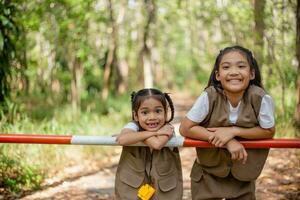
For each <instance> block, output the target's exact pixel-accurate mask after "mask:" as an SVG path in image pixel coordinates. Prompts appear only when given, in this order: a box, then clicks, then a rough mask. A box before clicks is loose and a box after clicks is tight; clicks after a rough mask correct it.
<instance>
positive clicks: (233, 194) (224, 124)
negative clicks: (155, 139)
mask: <svg viewBox="0 0 300 200" xmlns="http://www.w3.org/2000/svg"><path fill="white" fill-rule="evenodd" d="M274 125H275V123H274V106H273V101H272V98H271V97H270V96H269V95H267V94H266V92H265V91H264V89H263V87H262V84H261V76H260V72H259V67H258V65H257V62H256V60H255V58H254V57H253V55H252V53H251V51H249V50H248V49H245V48H243V47H241V46H232V47H227V48H225V49H223V50H221V51H220V53H219V55H218V56H217V58H216V61H215V65H214V68H213V70H212V72H211V75H210V79H209V81H208V85H207V87H206V89H205V91H204V92H203V93H202V94H201V95H200V97H199V98H198V99H197V101H196V102H195V104H194V105H193V107H192V108H191V110H190V111H189V112H188V113H187V115H186V117H185V118H184V119H183V121H182V122H181V125H180V133H181V135H183V136H186V137H190V138H194V139H199V140H205V141H208V142H210V143H211V144H213V145H214V146H215V147H216V148H212V149H200V148H196V151H197V159H196V160H195V162H194V165H193V168H192V171H191V190H192V199H194V200H195V199H223V198H226V199H247V200H248V199H255V180H256V178H257V177H258V176H259V174H260V173H261V170H262V168H263V166H264V163H265V160H266V158H267V155H268V149H252V150H248V149H247V150H246V149H245V148H244V147H243V145H242V144H241V143H240V142H239V141H238V140H237V139H240V138H245V139H263V138H272V137H273V135H274V133H275V128H274Z"/></svg>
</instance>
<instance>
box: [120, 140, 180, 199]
mask: <svg viewBox="0 0 300 200" xmlns="http://www.w3.org/2000/svg"><path fill="white" fill-rule="evenodd" d="M145 183H151V185H152V186H153V187H154V188H155V190H156V191H155V193H154V196H153V197H152V198H151V199H152V200H161V199H174V200H181V199H182V193H183V181H182V170H181V162H180V157H179V152H178V148H174V149H173V150H171V149H170V148H168V147H164V148H162V149H161V150H153V151H152V153H151V152H150V149H149V147H133V146H124V147H123V150H122V154H121V157H120V161H119V165H118V169H117V173H116V180H115V195H116V199H120V200H134V199H139V198H138V197H137V193H138V189H139V188H140V187H141V186H142V185H143V184H145Z"/></svg>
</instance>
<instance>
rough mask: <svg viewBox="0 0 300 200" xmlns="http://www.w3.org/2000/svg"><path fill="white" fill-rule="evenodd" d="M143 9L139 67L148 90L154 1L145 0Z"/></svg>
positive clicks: (151, 68)
mask: <svg viewBox="0 0 300 200" xmlns="http://www.w3.org/2000/svg"><path fill="white" fill-rule="evenodd" d="M144 2H145V7H146V11H147V22H146V24H145V27H144V33H143V47H142V49H141V51H140V59H139V64H138V65H139V66H138V67H143V72H144V73H143V75H144V87H145V88H150V87H153V82H154V81H153V63H152V53H151V49H152V45H153V41H151V37H150V26H151V25H152V24H153V23H154V20H155V14H156V7H155V3H154V0H145V1H144Z"/></svg>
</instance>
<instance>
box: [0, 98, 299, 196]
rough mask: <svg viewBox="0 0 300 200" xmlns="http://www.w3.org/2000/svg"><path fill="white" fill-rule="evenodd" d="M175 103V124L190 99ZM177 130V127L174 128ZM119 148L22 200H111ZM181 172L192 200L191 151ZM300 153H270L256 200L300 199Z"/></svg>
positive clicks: (183, 153) (185, 155)
mask: <svg viewBox="0 0 300 200" xmlns="http://www.w3.org/2000/svg"><path fill="white" fill-rule="evenodd" d="M173 99H180V100H178V101H177V102H175V106H176V117H175V119H174V121H175V122H176V123H178V122H179V121H180V118H181V116H183V114H184V113H185V112H186V110H187V109H188V108H189V105H191V104H192V100H191V99H190V98H187V99H182V98H176V97H175V98H174V97H173ZM177 128H178V124H177ZM120 152H121V147H116V152H115V153H114V156H112V157H111V158H110V159H109V160H110V164H109V165H108V166H107V167H104V168H101V169H100V170H98V171H97V172H95V173H92V174H90V175H85V176H79V177H77V178H71V179H69V180H65V181H62V182H60V183H59V184H54V186H50V187H47V188H45V189H44V190H41V191H37V192H35V193H33V194H31V195H27V196H25V197H23V198H20V199H21V200H62V199H72V200H79V199H100V200H104V199H105V200H109V199H113V193H114V177H115V173H116V166H117V164H118V159H119V155H120ZM180 155H181V159H182V169H183V177H184V197H183V199H184V200H188V199H191V195H190V178H189V173H190V169H191V167H192V163H193V161H194V158H195V151H194V149H193V148H181V150H180ZM299 158H300V149H298V150H297V149H272V150H271V151H270V154H269V157H268V160H267V163H266V165H265V168H264V170H263V172H262V174H261V176H260V177H259V179H258V180H257V188H256V189H257V199H258V200H283V199H291V200H296V199H300V161H299ZM0 199H1V198H0Z"/></svg>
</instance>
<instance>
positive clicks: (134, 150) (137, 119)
mask: <svg viewBox="0 0 300 200" xmlns="http://www.w3.org/2000/svg"><path fill="white" fill-rule="evenodd" d="M131 105H132V119H133V121H132V122H129V123H128V124H127V125H125V127H124V128H123V129H122V131H121V133H120V134H119V135H118V136H117V142H118V143H119V144H120V145H123V149H122V154H121V157H120V162H119V165H118V169H117V174H116V182H115V195H116V199H122V200H126V199H128V200H134V199H139V198H138V191H139V190H141V187H143V186H144V185H145V184H148V185H150V186H151V187H152V188H154V189H155V192H154V194H153V196H152V198H151V199H155V200H156V199H159V200H161V199H172V200H173V199H175V200H177V199H178V200H180V199H182V192H183V186H182V172H181V162H180V157H179V151H178V148H169V147H164V145H165V144H166V143H167V142H168V140H169V139H170V137H172V136H173V131H174V130H173V126H172V125H171V124H169V122H171V121H172V119H173V117H174V106H173V102H172V100H171V98H170V96H169V95H168V94H167V93H162V92H161V91H159V90H157V89H153V88H150V89H142V90H139V91H138V92H133V93H132V95H131ZM168 107H169V108H170V111H171V116H170V118H169V119H168ZM138 142H143V143H144V144H146V145H147V146H144V147H143V146H126V145H132V144H136V143H138Z"/></svg>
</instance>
